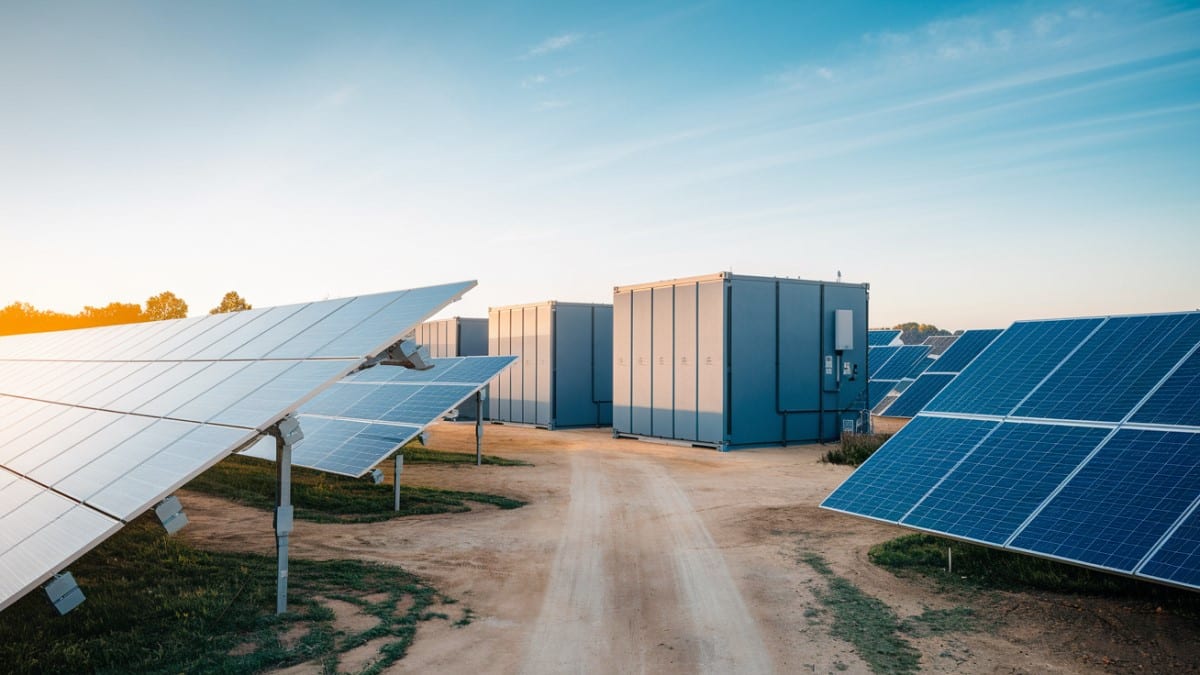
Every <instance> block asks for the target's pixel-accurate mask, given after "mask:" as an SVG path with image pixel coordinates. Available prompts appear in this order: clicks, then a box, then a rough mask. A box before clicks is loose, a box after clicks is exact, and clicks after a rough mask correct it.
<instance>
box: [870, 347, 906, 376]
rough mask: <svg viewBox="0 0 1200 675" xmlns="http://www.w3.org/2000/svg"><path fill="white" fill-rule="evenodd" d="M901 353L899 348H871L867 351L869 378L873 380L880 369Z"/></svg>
mask: <svg viewBox="0 0 1200 675" xmlns="http://www.w3.org/2000/svg"><path fill="white" fill-rule="evenodd" d="M898 351H900V348H899V347H870V348H868V349H867V362H868V363H869V364H870V366H869V368H868V369H867V377H868V378H871V379H873V378H874V377H875V374H876V373H878V372H879V369H880V368H883V367H884V366H885V365H887V362H888V359H890V358H892V357H893V356H895V355H896V353H897V352H898Z"/></svg>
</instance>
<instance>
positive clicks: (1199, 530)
mask: <svg viewBox="0 0 1200 675" xmlns="http://www.w3.org/2000/svg"><path fill="white" fill-rule="evenodd" d="M947 354H949V351H947ZM1198 374H1200V312H1187V313H1179V314H1160V315H1137V316H1117V317H1106V318H1088V319H1064V320H1052V321H1025V322H1018V323H1016V324H1013V326H1012V327H1011V328H1009V329H1008V330H1007V331H1005V332H1004V333H1003V334H1001V335H1000V336H999V337H997V338H996V339H995V341H994V342H993V343H992V344H991V345H990V346H988V347H987V348H986V349H984V350H983V351H982V353H980V354H979V355H978V356H977V357H976V358H975V359H974V360H973V361H972V362H971V363H970V365H969V366H968V367H967V368H966V369H965V370H963V372H962V373H961V374H959V375H958V376H957V377H955V378H954V379H953V381H951V382H950V383H949V384H948V385H947V386H946V387H945V389H943V390H942V391H941V392H940V393H939V394H937V395H936V396H935V397H934V398H933V400H932V401H931V402H930V403H929V405H927V406H926V407H925V409H924V410H923V411H921V412H920V413H919V414H918V415H917V416H916V417H915V418H914V419H913V420H912V421H911V422H909V423H908V424H907V425H906V426H905V427H904V428H903V429H902V430H901V431H900V432H899V433H897V434H896V435H895V436H893V437H892V438H891V439H890V440H889V441H888V442H887V443H885V444H884V446H883V447H882V448H880V449H879V450H878V451H877V452H876V453H875V454H874V455H873V456H872V457H871V458H870V459H869V460H868V461H867V462H865V463H864V464H863V465H862V466H861V467H860V468H859V469H858V470H857V471H855V472H854V474H852V475H851V476H850V477H849V478H848V479H847V480H846V481H845V482H844V483H842V485H841V486H839V487H838V489H837V490H835V491H834V492H833V493H832V494H831V495H830V496H829V497H828V498H826V500H825V501H824V502H823V503H822V507H824V508H828V509H833V510H837V511H843V512H846V513H851V514H854V515H860V516H865V517H868V518H874V519H877V520H883V521H887V522H891V523H897V524H900V525H904V526H907V527H911V528H914V529H918V530H924V531H928V532H932V533H935V534H941V535H945V536H950V537H953V538H957V539H961V540H965V541H971V542H976V543H981V544H985V545H988V546H994V547H999V548H1005V549H1010V550H1015V551H1021V552H1025V553H1030V554H1033V555H1038V556H1042V557H1046V558H1051V559H1057V560H1063V561H1067V562H1071V563H1075V564H1079V565H1084V566H1089V567H1094V568H1097V569H1101V570H1105V571H1109V572H1116V573H1120V574H1125V575H1130V576H1134V577H1139V578H1145V579H1151V580H1155V581H1160V582H1164V583H1168V584H1174V585H1179V586H1184V587H1189V588H1193V589H1198V590H1200V515H1197V514H1198V512H1200V404H1198V403H1197V401H1200V377H1198ZM914 386H916V385H914ZM910 389H911V388H910Z"/></svg>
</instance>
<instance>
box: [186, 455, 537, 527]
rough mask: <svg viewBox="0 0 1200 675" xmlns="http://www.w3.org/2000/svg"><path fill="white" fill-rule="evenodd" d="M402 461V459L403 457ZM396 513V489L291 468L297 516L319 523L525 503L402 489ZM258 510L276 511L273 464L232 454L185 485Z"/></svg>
mask: <svg viewBox="0 0 1200 675" xmlns="http://www.w3.org/2000/svg"><path fill="white" fill-rule="evenodd" d="M406 459H407V458H406ZM400 482H401V485H400V510H399V511H395V510H393V508H394V499H395V497H394V492H393V490H394V489H395V488H394V487H393V486H392V485H390V484H381V485H376V484H374V483H372V482H371V481H370V480H367V479H362V478H346V477H344V476H335V475H333V474H328V473H323V472H321V471H313V470H311V469H305V468H301V467H293V468H292V504H293V506H294V507H295V514H296V518H300V519H302V520H309V521H313V522H318V523H328V522H339V523H370V522H378V521H381V520H388V519H391V518H398V517H402V516H412V515H419V514H430V513H456V512H461V511H470V510H471V507H470V505H469V504H468V502H476V503H479V504H491V505H494V506H497V507H499V508H502V509H515V508H519V507H521V506H524V505H525V502H522V501H519V500H516V499H510V498H508V497H501V496H498V495H490V494H484V493H480V492H458V491H454V490H438V489H434V488H427V487H413V486H408V485H404V479H403V477H402V478H401V481H400ZM186 487H187V488H188V489H190V490H196V491H199V492H204V493H207V494H211V495H215V496H218V497H223V498H225V499H229V500H231V501H235V502H238V503H240V504H245V505H247V506H252V507H255V508H260V509H271V508H274V507H275V464H274V463H272V462H267V461H265V460H261V459H256V458H253V457H242V456H238V455H234V456H232V457H228V458H226V459H225V460H222V461H221V463H219V464H217V465H216V466H214V467H212V468H211V469H209V470H208V471H205V472H204V473H203V474H201V475H199V476H197V477H196V478H195V479H193V480H192V481H191V482H190V483H188V484H187V486H186Z"/></svg>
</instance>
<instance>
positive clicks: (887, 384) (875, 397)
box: [867, 380, 900, 409]
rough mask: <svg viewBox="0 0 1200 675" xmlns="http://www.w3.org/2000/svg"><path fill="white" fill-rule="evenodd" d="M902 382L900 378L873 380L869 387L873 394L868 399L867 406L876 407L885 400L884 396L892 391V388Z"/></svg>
mask: <svg viewBox="0 0 1200 675" xmlns="http://www.w3.org/2000/svg"><path fill="white" fill-rule="evenodd" d="M897 384H900V380H871V381H870V382H869V383H868V385H867V388H868V389H870V391H871V396H870V398H869V399H868V401H867V407H868V408H872V409H874V408H875V406H877V405H879V404H880V402H882V401H883V399H884V397H886V396H887V395H888V394H890V393H892V389H894V388H895V387H896V385H897Z"/></svg>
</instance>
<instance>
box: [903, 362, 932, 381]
mask: <svg viewBox="0 0 1200 675" xmlns="http://www.w3.org/2000/svg"><path fill="white" fill-rule="evenodd" d="M935 363H937V359H935V358H933V357H932V356H926V357H925V358H923V359H921V360H920V361H917V362H916V363H915V364H913V367H912V368H909V369H908V373H906V374H905V375H904V378H905V379H907V380H915V379H917V378H918V377H920V376H921V373H923V372H925V371H927V370H929V369H930V368H932V367H933V364H935Z"/></svg>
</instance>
